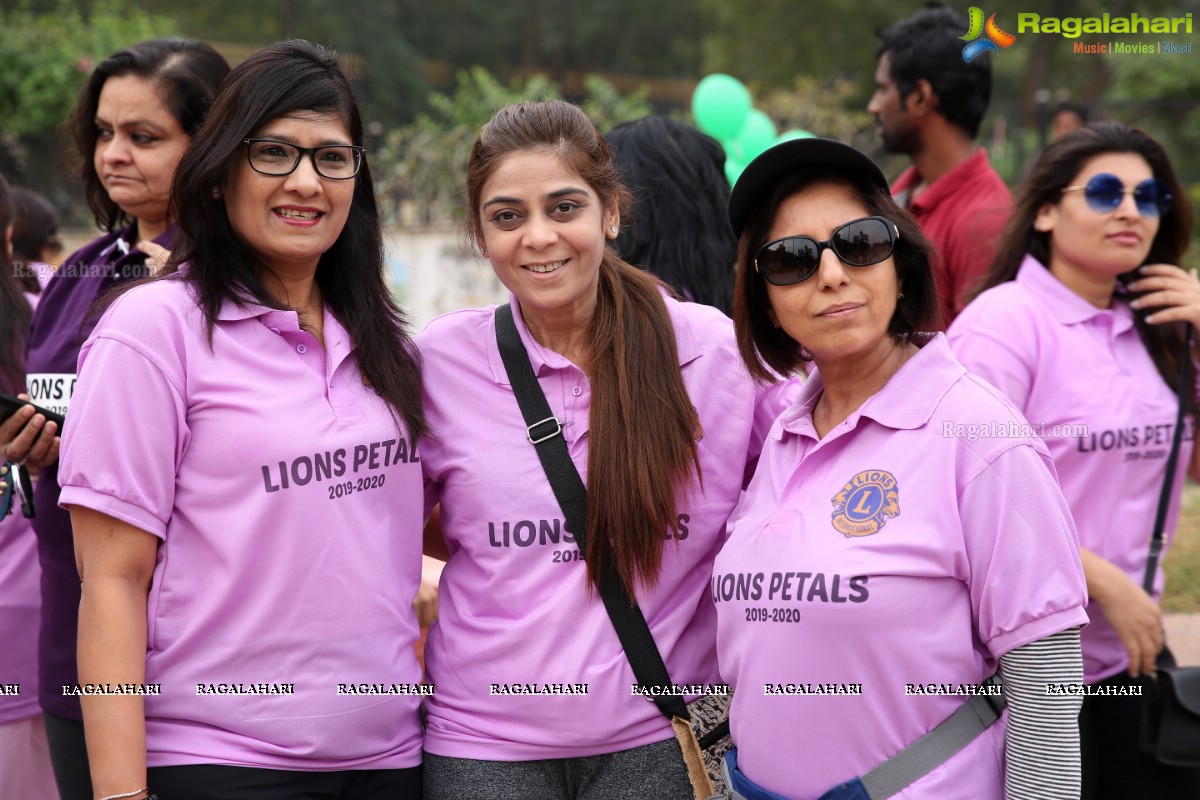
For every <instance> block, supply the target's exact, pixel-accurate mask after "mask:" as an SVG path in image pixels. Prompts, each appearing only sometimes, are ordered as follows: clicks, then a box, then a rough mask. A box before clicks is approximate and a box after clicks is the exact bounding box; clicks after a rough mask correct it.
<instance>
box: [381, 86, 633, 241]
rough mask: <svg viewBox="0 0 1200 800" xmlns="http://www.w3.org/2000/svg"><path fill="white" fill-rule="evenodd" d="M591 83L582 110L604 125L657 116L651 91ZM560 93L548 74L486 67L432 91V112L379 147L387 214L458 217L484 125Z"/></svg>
mask: <svg viewBox="0 0 1200 800" xmlns="http://www.w3.org/2000/svg"><path fill="white" fill-rule="evenodd" d="M584 83H585V87H586V92H587V99H586V100H585V101H584V103H583V110H584V111H585V112H586V113H587V114H588V115H589V116H590V117H591V118H592V121H593V122H595V123H596V124H597V127H599V128H601V129H602V130H605V129H607V128H609V127H612V126H613V125H616V124H617V123H618V122H624V121H626V120H631V119H637V118H638V117H642V116H645V115H646V114H648V113H650V106H649V104H648V103H647V102H646V92H645V91H644V90H642V91H638V92H634V93H632V94H629V95H626V96H622V95H621V94H620V93H618V92H617V91H616V90H615V89H614V88H613V87H612V86H611V85H610V84H608V83H606V82H605V81H603V80H601V79H599V78H596V77H594V76H589V77H588V78H587V79H585V82H584ZM561 97H562V92H561V90H560V89H559V87H558V85H557V84H556V83H554V82H553V81H551V80H550V79H549V78H547V77H546V76H544V75H535V76H533V77H532V78H529V79H527V80H522V79H513V80H512V81H511V82H510V83H509V84H507V85H506V84H503V83H501V82H500V81H499V80H497V79H496V78H495V77H493V76H492V74H491V73H489V72H488V71H487V70H485V69H484V68H482V67H474V68H472V69H469V70H463V71H461V72H459V74H458V85H457V88H456V89H455V90H454V92H453V93H451V94H440V93H438V94H433V95H430V97H429V106H430V110H429V111H428V112H427V113H423V114H421V115H420V116H418V118H417V120H416V121H415V122H414V123H413V124H411V125H407V126H405V127H403V128H399V129H397V130H395V131H392V132H391V133H390V134H388V136H387V138H386V139H385V141H384V144H383V146H382V147H380V148H379V152H378V155H377V157H376V158H375V160H374V161H373V162H372V167H373V169H375V171H376V175H375V178H376V187H377V189H378V192H379V196H380V201H381V205H382V207H383V210H384V214H385V216H387V217H388V218H390V219H391V220H393V221H395V220H401V221H405V222H410V221H411V222H423V223H424V222H432V221H444V220H452V219H456V218H459V217H460V211H461V206H462V193H463V191H464V189H465V183H466V174H467V157H468V156H469V155H470V152H471V145H472V144H473V143H474V141H475V137H476V135H477V134H478V133H479V129H480V128H482V127H483V126H484V124H486V123H487V121H488V120H489V119H491V118H492V115H493V114H495V113H496V111H497V110H499V109H500V108H502V107H503V106H506V105H508V104H509V103H516V102H520V101H522V100H531V99H539V98H544V99H548V100H556V99H561ZM405 208H411V209H413V211H412V212H411V213H406V212H405V211H404V209H405Z"/></svg>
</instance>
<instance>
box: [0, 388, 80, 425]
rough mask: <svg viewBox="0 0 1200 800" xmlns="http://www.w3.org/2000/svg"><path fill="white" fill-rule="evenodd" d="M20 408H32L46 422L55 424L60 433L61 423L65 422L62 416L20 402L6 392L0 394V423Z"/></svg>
mask: <svg viewBox="0 0 1200 800" xmlns="http://www.w3.org/2000/svg"><path fill="white" fill-rule="evenodd" d="M21 406H33V407H34V409H35V410H36V411H37V413H39V414H41V415H42V416H44V417H45V418H46V421H47V422H54V423H57V424H58V433H59V434H61V433H62V429H63V422H64V421H65V418H64V417H63V415H62V414H57V413H55V412H53V411H50V410H48V409H45V408H42V407H41V406H39V405H35V404H34V403H30V402H29V401H28V400H22V399H21V398H19V397H13V396H12V395H11V394H9V393H8V392H0V423H3V422H5V421H7V420H8V418H9V417H11V416H12V415H13V414H15V413H17V409H19V408H20V407H21Z"/></svg>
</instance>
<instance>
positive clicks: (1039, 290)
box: [1016, 254, 1134, 335]
mask: <svg viewBox="0 0 1200 800" xmlns="http://www.w3.org/2000/svg"><path fill="white" fill-rule="evenodd" d="M1016 280H1017V283H1018V284H1020V285H1021V286H1022V287H1023V288H1025V289H1026V290H1028V291H1029V293H1030V294H1032V295H1033V296H1034V297H1036V298H1038V300H1040V301H1041V302H1042V304H1043V305H1045V306H1046V308H1047V309H1049V311H1050V313H1051V315H1053V316H1054V318H1055V319H1056V320H1058V322H1059V323H1061V324H1063V325H1078V324H1080V323H1083V322H1088V321H1090V320H1092V319H1096V318H1098V317H1102V318H1104V319H1105V320H1107V321H1109V322H1110V325H1111V328H1112V331H1113V334H1114V335H1115V334H1119V333H1122V332H1124V331H1126V330H1129V329H1130V328H1132V327H1133V326H1134V323H1133V313H1132V311H1131V310H1130V308H1129V304H1128V303H1126V302H1124V300H1123V299H1121V298H1113V303H1112V306H1111V307H1109V308H1096V306H1094V305H1092V304H1091V303H1089V302H1088V301H1087V300H1084V299H1083V298H1082V297H1080V296H1079V295H1077V294H1075V292H1073V291H1071V290H1070V289H1069V288H1068V287H1067V285H1066V284H1064V283H1063V282H1062V281H1060V280H1059V279H1058V278H1056V277H1054V275H1053V274H1051V272H1050V270H1049V269H1048V268H1047V267H1046V266H1045V265H1044V264H1042V262H1041V261H1038V260H1037V259H1036V258H1034V257H1033V256H1031V255H1029V254H1026V255H1025V260H1024V261H1022V262H1021V266H1020V268H1019V269H1018V270H1017V279H1016ZM1122 288H1123V287H1121V285H1120V284H1119V283H1118V292H1120V291H1121V289H1122Z"/></svg>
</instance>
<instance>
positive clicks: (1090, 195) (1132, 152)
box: [948, 122, 1200, 800]
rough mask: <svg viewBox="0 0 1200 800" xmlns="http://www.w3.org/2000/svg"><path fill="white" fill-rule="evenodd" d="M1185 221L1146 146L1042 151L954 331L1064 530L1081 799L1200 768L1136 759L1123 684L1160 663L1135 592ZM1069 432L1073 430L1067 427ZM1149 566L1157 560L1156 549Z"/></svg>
mask: <svg viewBox="0 0 1200 800" xmlns="http://www.w3.org/2000/svg"><path fill="white" fill-rule="evenodd" d="M1191 227H1192V211H1191V206H1190V204H1189V203H1188V201H1187V195H1186V190H1185V189H1184V187H1183V186H1182V185H1181V184H1180V183H1179V180H1178V179H1177V178H1176V177H1175V172H1174V170H1173V169H1172V168H1171V162H1170V159H1169V158H1168V157H1167V154H1166V152H1165V151H1164V150H1163V148H1162V146H1161V145H1159V144H1158V143H1157V142H1156V141H1154V139H1152V138H1150V137H1149V136H1148V135H1146V133H1144V132H1143V131H1140V130H1138V129H1136V128H1130V127H1128V126H1125V125H1122V124H1120V123H1116V122H1098V123H1095V124H1093V125H1089V126H1087V127H1084V128H1081V129H1079V130H1077V131H1074V132H1072V133H1069V134H1067V135H1065V136H1063V137H1062V138H1061V139H1058V140H1056V141H1054V142H1052V143H1051V144H1050V145H1049V146H1047V147H1046V149H1045V150H1043V151H1042V153H1041V155H1040V156H1039V157H1038V160H1037V161H1036V162H1035V163H1034V165H1033V168H1032V169H1031V170H1030V172H1029V176H1028V177H1027V178H1026V180H1025V183H1024V185H1023V186H1022V188H1021V189H1020V191H1019V196H1018V199H1017V206H1016V210H1015V211H1014V213H1013V218H1012V221H1011V223H1010V224H1009V227H1008V230H1007V232H1006V233H1005V236H1004V238H1003V240H1002V242H1001V246H1000V251H999V253H998V254H997V257H996V261H995V263H994V264H993V265H992V268H991V271H990V272H989V274H988V276H987V279H986V281H985V283H984V289H983V291H982V292H981V293H980V294H979V296H978V297H976V298H975V300H974V301H972V302H971V303H970V305H968V306H967V307H966V309H965V310H964V311H963V313H962V315H961V316H960V317H959V318H958V319H956V320H955V321H954V324H953V325H952V326H951V327H950V331H949V333H948V336H949V339H950V343H951V345H952V346H953V347H954V349H955V352H957V353H958V355H959V358H960V359H962V362H963V364H964V365H966V366H967V368H968V369H970V370H971V371H972V372H974V373H975V374H977V375H979V376H981V377H983V378H984V379H986V380H987V381H988V382H989V383H991V384H992V385H993V386H995V387H996V388H998V389H1000V390H1001V391H1003V392H1004V393H1005V394H1006V395H1007V396H1008V397H1009V399H1010V400H1012V402H1013V403H1015V404H1016V406H1017V408H1019V409H1020V410H1021V411H1022V413H1024V414H1025V416H1026V417H1027V418H1028V419H1029V420H1030V421H1032V422H1035V423H1037V424H1038V425H1039V426H1040V428H1041V430H1042V434H1041V435H1042V436H1043V437H1044V438H1045V440H1046V446H1047V447H1048V448H1049V449H1050V452H1051V454H1052V455H1053V456H1054V465H1055V467H1056V468H1057V470H1058V475H1059V478H1060V479H1061V481H1062V486H1063V491H1064V493H1065V494H1066V496H1067V502H1068V503H1069V504H1070V506H1071V513H1072V515H1073V516H1074V518H1075V524H1076V526H1077V527H1078V529H1079V545H1080V552H1081V555H1082V559H1083V570H1084V573H1085V574H1086V575H1087V583H1088V597H1089V605H1088V616H1089V617H1090V618H1091V624H1090V625H1088V626H1087V627H1086V628H1084V630H1083V667H1084V679H1085V681H1086V682H1087V683H1089V684H1094V685H1096V686H1099V687H1101V688H1105V687H1107V690H1108V691H1109V692H1111V693H1113V694H1117V695H1118V696H1088V697H1085V698H1084V701H1083V712H1082V713H1081V714H1080V717H1079V724H1080V730H1081V734H1082V745H1083V751H1082V752H1083V789H1084V791H1083V797H1084V798H1085V800H1094V799H1095V798H1143V797H1200V770H1197V769H1194V768H1187V767H1175V766H1165V765H1162V764H1159V763H1158V762H1157V761H1155V760H1154V759H1153V758H1152V757H1151V756H1149V755H1146V754H1144V753H1142V752H1141V749H1140V747H1139V743H1138V736H1139V730H1140V724H1141V723H1140V713H1141V704H1142V698H1141V697H1137V696H1131V695H1130V694H1129V692H1128V687H1130V686H1135V685H1138V684H1141V683H1144V681H1140V680H1139V678H1138V676H1143V675H1150V676H1153V675H1154V673H1155V670H1156V668H1157V667H1159V666H1172V665H1174V659H1173V657H1172V656H1171V652H1170V650H1168V649H1167V648H1166V645H1165V642H1164V640H1163V624H1162V614H1161V612H1160V611H1159V605H1158V604H1159V602H1160V600H1161V598H1162V591H1163V583H1164V575H1163V571H1162V563H1161V562H1159V564H1158V567H1157V571H1156V573H1155V575H1154V582H1153V587H1154V594H1153V597H1152V596H1151V595H1149V594H1147V592H1146V591H1145V589H1143V588H1142V583H1143V580H1144V575H1145V572H1146V565H1147V560H1148V557H1149V536H1150V533H1151V532H1152V531H1153V529H1154V524H1155V518H1156V514H1157V511H1158V504H1159V498H1160V495H1161V493H1162V491H1163V483H1164V481H1165V473H1166V464H1167V454H1168V452H1169V451H1170V449H1171V442H1172V430H1173V428H1174V426H1175V419H1176V413H1177V410H1178V407H1179V400H1178V395H1179V384H1180V378H1181V370H1180V367H1181V364H1182V360H1183V359H1185V358H1192V359H1193V361H1194V360H1195V359H1196V355H1195V354H1196V353H1197V350H1196V348H1195V347H1193V349H1192V350H1191V351H1188V350H1187V339H1188V331H1189V328H1190V329H1192V334H1193V341H1196V339H1197V338H1200V337H1196V336H1195V329H1196V328H1197V327H1200V281H1197V279H1196V276H1195V274H1193V273H1191V272H1186V271H1184V270H1183V269H1180V267H1179V266H1177V265H1178V264H1179V263H1180V260H1181V258H1182V257H1183V253H1184V251H1185V250H1186V249H1187V246H1188V241H1189V239H1190V237H1191ZM1194 395H1195V391H1194V389H1193V388H1192V387H1188V390H1187V391H1186V392H1185V396H1186V397H1188V398H1189V408H1188V411H1189V412H1190V414H1189V416H1190V417H1191V418H1192V420H1193V422H1189V423H1188V427H1187V428H1186V429H1185V436H1184V440H1183V441H1182V442H1181V448H1180V451H1179V463H1180V465H1181V467H1180V469H1179V470H1178V471H1176V473H1175V479H1174V484H1173V485H1172V486H1171V487H1170V506H1169V511H1168V514H1167V517H1166V520H1165V525H1164V529H1163V531H1164V540H1165V544H1166V546H1167V547H1169V546H1170V543H1171V540H1172V538H1173V536H1174V533H1175V525H1176V522H1177V521H1178V518H1179V508H1180V498H1181V495H1182V492H1183V481H1184V475H1185V472H1186V473H1190V474H1191V475H1192V476H1193V477H1197V478H1200V449H1196V448H1195V446H1194V445H1195V443H1194V439H1193V433H1192V431H1193V430H1194V414H1195V405H1194V401H1193V400H1192V398H1193V397H1194ZM1076 431H1080V432H1078V433H1077V432H1076ZM1164 554H1165V550H1164Z"/></svg>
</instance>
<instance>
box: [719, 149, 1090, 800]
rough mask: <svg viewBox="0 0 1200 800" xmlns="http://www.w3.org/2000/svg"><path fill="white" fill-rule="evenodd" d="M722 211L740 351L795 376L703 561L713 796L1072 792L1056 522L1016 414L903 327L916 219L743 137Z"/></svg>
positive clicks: (926, 285)
mask: <svg viewBox="0 0 1200 800" xmlns="http://www.w3.org/2000/svg"><path fill="white" fill-rule="evenodd" d="M729 214H730V221H731V222H732V224H733V227H734V230H735V231H736V232H737V233H738V235H739V239H740V247H739V260H738V274H737V284H736V290H735V296H734V322H735V325H736V328H737V334H738V345H739V347H740V349H741V352H742V357H743V359H744V360H745V362H746V364H747V367H748V368H749V369H750V370H751V372H752V373H753V374H756V375H758V376H765V375H768V374H771V372H772V371H773V372H778V373H783V374H788V373H793V372H795V371H797V370H798V369H799V368H800V367H801V366H802V365H803V364H804V363H805V362H811V364H812V367H814V368H815V369H813V371H812V374H811V375H810V377H809V379H808V381H807V382H806V383H805V385H804V388H803V390H802V392H801V394H800V397H799V398H798V400H797V401H796V403H795V404H794V405H793V406H792V407H791V408H790V409H789V410H787V411H785V412H784V414H783V415H782V416H781V417H780V418H779V420H778V421H777V422H776V423H775V427H774V428H773V430H772V432H771V434H770V435H769V436H768V437H767V442H766V444H765V446H764V449H763V455H762V457H761V459H760V460H759V463H758V468H757V470H756V472H755V475H754V478H753V480H752V482H751V484H750V486H749V487H748V488H747V490H746V493H745V495H744V496H743V498H742V501H741V503H740V504H739V505H738V508H737V510H736V511H735V512H734V514H733V516H732V517H731V518H730V520H729V529H728V531H729V532H728V539H727V541H726V543H725V546H724V548H723V549H722V550H721V552H720V554H719V555H718V556H717V560H716V564H715V566H714V569H713V582H712V593H713V599H714V601H715V602H716V604H717V616H718V637H717V652H718V657H719V659H720V667H721V674H722V676H723V677H724V678H725V679H726V680H727V681H729V683H730V684H732V685H733V686H734V687H735V690H736V691H735V693H734V700H733V706H732V710H731V715H730V722H731V731H732V735H733V740H734V744H735V745H736V748H737V749H736V752H735V753H734V754H733V755H732V756H731V757H730V758H729V759H728V760H727V765H728V766H729V767H730V772H731V776H730V777H731V784H732V786H733V789H734V792H735V795H734V796H735V797H741V798H754V800H758V799H759V798H769V799H770V800H779V799H780V798H783V799H785V800H815V798H818V797H821V798H824V800H834V799H835V798H836V799H837V800H842V799H843V798H845V799H846V800H850V798H853V799H854V800H861V798H865V797H867V796H876V797H878V796H884V797H886V796H891V795H892V794H894V793H896V792H900V791H903V794H902V795H901V796H903V797H905V798H912V799H913V800H916V799H917V798H922V799H925V798H928V799H929V800H934V799H935V798H937V799H939V800H940V798H946V797H970V798H975V799H976V800H979V799H981V798H985V799H986V798H992V799H998V798H1001V797H1004V798H1008V800H1012V798H1038V799H1039V800H1046V798H1076V797H1078V790H1079V772H1078V769H1079V767H1078V749H1077V742H1078V734H1077V730H1076V728H1075V715H1076V713H1077V712H1078V708H1079V701H1078V698H1077V697H1072V696H1070V695H1067V694H1066V693H1064V694H1060V695H1056V696H1049V697H1048V696H1047V693H1046V686H1047V685H1048V684H1054V685H1060V684H1076V685H1077V684H1078V683H1079V680H1080V676H1081V669H1080V656H1079V626H1080V625H1081V624H1083V623H1084V622H1085V621H1086V616H1085V615H1084V612H1083V605H1084V602H1085V595H1084V582H1083V574H1082V570H1081V569H1080V565H1079V557H1078V552H1077V549H1076V546H1075V535H1074V530H1073V527H1072V523H1071V518H1070V515H1069V513H1068V511H1067V507H1066V503H1065V501H1064V500H1063V497H1062V494H1061V492H1060V491H1059V489H1058V487H1057V483H1056V482H1055V480H1054V474H1053V466H1052V464H1051V461H1050V456H1049V454H1048V453H1047V452H1046V449H1045V447H1044V446H1042V444H1041V443H1040V442H1039V441H1038V440H1037V438H1036V437H1034V436H1032V435H1031V434H1028V433H1025V432H1024V431H1023V428H1024V425H1025V421H1024V419H1022V418H1021V416H1020V415H1019V414H1018V413H1016V411H1015V410H1013V408H1012V406H1011V405H1010V404H1008V403H1007V402H1005V401H1004V400H1003V399H1001V397H1000V396H999V394H998V393H997V392H995V390H993V389H992V388H991V387H989V386H987V385H985V384H983V383H982V382H981V381H979V380H977V379H975V378H973V377H971V376H969V375H967V373H966V370H965V369H964V368H963V367H962V365H961V364H959V363H958V361H957V360H955V358H954V356H953V355H952V354H951V353H950V349H949V347H948V346H947V344H946V340H945V338H944V336H942V335H941V334H927V333H922V331H929V330H936V329H937V322H938V320H937V314H938V311H937V308H938V306H937V295H936V290H935V285H934V279H933V275H932V272H931V268H930V259H931V252H932V251H931V249H930V246H929V244H928V243H927V242H926V241H925V239H924V238H923V237H922V235H921V232H920V229H919V228H918V226H917V224H916V222H915V221H914V220H913V218H912V217H911V216H910V215H909V214H908V213H906V212H905V211H904V210H902V209H901V208H900V207H899V206H897V205H896V203H895V202H894V201H893V200H892V198H891V196H890V194H889V193H888V186H887V182H886V180H885V179H884V177H883V174H882V173H881V172H880V171H879V168H878V167H877V166H875V164H874V163H873V162H872V161H871V160H870V159H868V158H867V157H866V156H865V155H863V154H862V153H860V152H858V151H857V150H854V149H853V148H851V147H848V146H846V145H843V144H840V143H838V142H833V141H830V140H826V139H802V140H796V141H792V142H786V143H784V144H780V145H777V146H775V147H773V148H771V149H770V150H768V151H766V152H765V153H763V154H762V155H760V156H759V157H758V158H757V159H755V160H754V161H753V162H751V163H750V165H749V166H748V167H747V168H746V170H745V172H743V173H742V175H741V177H740V178H739V179H738V182H737V185H736V186H735V187H734V189H733V194H732V197H731V200H730V212H729ZM999 431H1003V432H1002V433H998V432H999ZM1010 431H1011V432H1010ZM1035 551H1036V552H1037V554H1038V555H1037V557H1036V558H1031V554H1032V553H1034V552H1035ZM997 672H999V674H1000V676H1001V677H1002V679H1003V683H1004V694H1005V697H1006V699H1007V702H1008V711H1007V715H1001V714H1000V706H1001V700H1000V698H999V697H997V696H996V695H995V694H993V693H994V692H995V689H996V687H994V686H993V685H991V683H990V682H989V679H990V678H991V677H992V676H993V675H994V674H995V673H997ZM1006 722H1007V724H1006ZM944 724H945V725H948V726H949V729H948V728H947V727H944ZM927 735H928V738H926V737H927ZM914 748H915V749H914ZM885 764H886V765H887V766H883V765H885ZM880 768H882V769H880Z"/></svg>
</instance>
